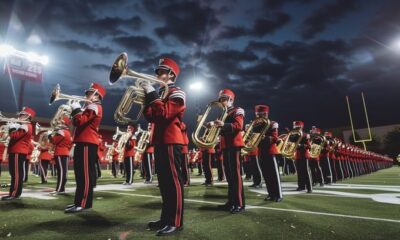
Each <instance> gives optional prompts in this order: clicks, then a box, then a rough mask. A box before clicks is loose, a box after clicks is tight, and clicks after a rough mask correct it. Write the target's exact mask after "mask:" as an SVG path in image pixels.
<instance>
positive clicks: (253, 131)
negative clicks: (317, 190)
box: [242, 117, 271, 155]
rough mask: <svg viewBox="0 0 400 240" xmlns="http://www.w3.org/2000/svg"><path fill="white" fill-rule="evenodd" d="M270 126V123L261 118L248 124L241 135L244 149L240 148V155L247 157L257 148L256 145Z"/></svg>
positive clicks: (266, 119)
mask: <svg viewBox="0 0 400 240" xmlns="http://www.w3.org/2000/svg"><path fill="white" fill-rule="evenodd" d="M270 126H271V121H270V120H269V119H268V118H263V117H258V118H256V119H254V121H252V122H251V123H250V125H249V126H248V127H247V128H246V131H245V132H244V135H243V142H244V147H243V148H242V155H247V154H248V153H249V152H251V151H254V149H256V147H258V144H259V143H260V142H261V140H262V139H263V138H264V137H265V134H266V133H267V131H268V129H269V128H270ZM257 128H258V129H257ZM260 128H261V129H260Z"/></svg>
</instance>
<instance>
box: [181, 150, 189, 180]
mask: <svg viewBox="0 0 400 240" xmlns="http://www.w3.org/2000/svg"><path fill="white" fill-rule="evenodd" d="M181 159H182V161H181V169H182V180H183V184H184V185H189V184H190V173H189V162H188V161H189V160H188V155H187V153H182V157H181Z"/></svg>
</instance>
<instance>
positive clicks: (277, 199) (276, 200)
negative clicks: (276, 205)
mask: <svg viewBox="0 0 400 240" xmlns="http://www.w3.org/2000/svg"><path fill="white" fill-rule="evenodd" d="M282 200H283V198H280V197H277V198H274V200H273V201H274V202H282Z"/></svg>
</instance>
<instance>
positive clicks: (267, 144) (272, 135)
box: [258, 121, 279, 155]
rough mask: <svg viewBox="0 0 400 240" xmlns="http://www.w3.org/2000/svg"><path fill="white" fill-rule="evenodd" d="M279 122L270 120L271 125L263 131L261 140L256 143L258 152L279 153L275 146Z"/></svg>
mask: <svg viewBox="0 0 400 240" xmlns="http://www.w3.org/2000/svg"><path fill="white" fill-rule="evenodd" d="M278 128H279V124H278V123H277V122H274V121H271V127H270V128H269V129H268V131H267V132H266V133H265V137H264V139H262V140H261V142H260V144H259V145H258V149H259V150H258V151H259V153H261V152H263V153H268V154H271V155H276V154H279V151H278V148H277V147H276V142H277V141H278V136H279V132H278Z"/></svg>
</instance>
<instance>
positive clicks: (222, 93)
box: [219, 88, 235, 100]
mask: <svg viewBox="0 0 400 240" xmlns="http://www.w3.org/2000/svg"><path fill="white" fill-rule="evenodd" d="M222 97H226V98H231V99H232V100H234V99H235V94H234V93H233V91H232V90H230V89H227V88H225V89H222V90H221V91H219V98H222Z"/></svg>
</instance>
